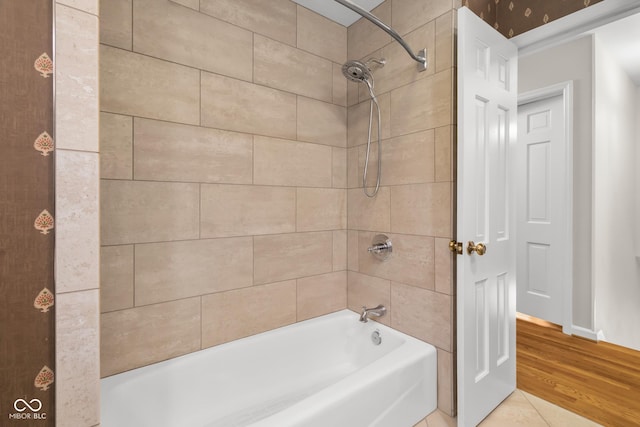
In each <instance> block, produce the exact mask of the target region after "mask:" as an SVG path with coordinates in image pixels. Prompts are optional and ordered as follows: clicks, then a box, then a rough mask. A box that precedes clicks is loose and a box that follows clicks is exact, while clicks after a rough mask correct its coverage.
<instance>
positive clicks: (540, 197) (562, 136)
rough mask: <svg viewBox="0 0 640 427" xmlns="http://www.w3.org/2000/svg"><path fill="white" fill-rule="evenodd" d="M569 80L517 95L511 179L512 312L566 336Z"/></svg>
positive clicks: (568, 327)
mask: <svg viewBox="0 0 640 427" xmlns="http://www.w3.org/2000/svg"><path fill="white" fill-rule="evenodd" d="M572 89H573V83H572V82H571V81H569V82H566V83H562V84H559V85H554V86H550V87H546V88H542V89H540V90H536V91H532V92H528V93H525V94H522V95H521V96H520V97H519V101H518V142H517V145H516V155H515V175H516V186H517V191H516V200H515V202H516V206H517V207H516V235H517V239H516V253H517V255H516V259H517V261H516V269H517V270H516V277H517V279H516V282H517V298H516V301H517V311H518V312H520V313H524V314H527V315H529V316H533V317H537V318H540V319H544V320H546V321H549V322H552V323H555V324H558V325H562V326H563V330H564V332H565V333H571V325H572V319H571V288H572V285H571V284H572V269H571V265H572V252H573V251H572V245H571V244H566V242H571V241H572V212H573V208H572V202H571V201H572V191H571V188H572V183H573V168H572V160H571V159H572V151H573V149H572V148H573V138H572V132H571V129H572V117H573V111H572V99H573V97H572V96H573V95H572V94H573V90H572Z"/></svg>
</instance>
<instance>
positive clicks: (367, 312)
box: [360, 304, 387, 323]
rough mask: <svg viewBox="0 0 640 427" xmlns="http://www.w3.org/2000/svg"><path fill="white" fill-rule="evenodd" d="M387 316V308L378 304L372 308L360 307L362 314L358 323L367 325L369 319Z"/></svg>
mask: <svg viewBox="0 0 640 427" xmlns="http://www.w3.org/2000/svg"><path fill="white" fill-rule="evenodd" d="M385 314H387V308H386V307H385V306H384V305H382V304H380V305H378V306H377V307H374V308H367V307H364V306H363V307H362V313H361V314H360V321H361V322H362V323H367V322H368V321H369V317H370V316H373V317H382V316H384V315H385Z"/></svg>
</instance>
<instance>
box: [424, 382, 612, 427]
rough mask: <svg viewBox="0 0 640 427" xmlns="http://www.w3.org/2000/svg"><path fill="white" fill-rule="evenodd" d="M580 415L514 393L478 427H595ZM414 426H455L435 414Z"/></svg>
mask: <svg viewBox="0 0 640 427" xmlns="http://www.w3.org/2000/svg"><path fill="white" fill-rule="evenodd" d="M599 425H600V424H597V423H595V422H593V421H590V420H588V419H586V418H584V417H581V416H580V415H576V414H574V413H573V412H570V411H567V410H566V409H563V408H561V407H559V406H556V405H554V404H552V403H549V402H547V401H546V400H542V399H540V398H538V397H536V396H533V395H531V394H529V393H527V392H525V391H522V390H516V391H515V392H513V394H511V396H509V397H508V398H507V399H506V400H505V401H504V402H502V404H501V405H500V406H498V407H497V408H496V409H495V410H494V411H493V412H492V413H491V414H489V416H488V417H487V418H486V419H485V420H484V421H483V422H482V423H481V424H480V427H567V426H571V427H597V426H599ZM414 427H456V422H455V420H454V419H453V418H450V417H448V416H446V415H444V414H443V413H442V412H440V411H436V412H434V413H432V414H431V415H429V416H428V417H427V418H426V420H423V421H421V422H419V423H418V424H416V425H415V426H414Z"/></svg>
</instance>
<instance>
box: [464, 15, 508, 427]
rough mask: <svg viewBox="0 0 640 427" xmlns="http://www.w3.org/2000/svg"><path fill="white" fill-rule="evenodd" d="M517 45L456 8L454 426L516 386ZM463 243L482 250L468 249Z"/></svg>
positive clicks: (478, 415) (474, 420)
mask: <svg viewBox="0 0 640 427" xmlns="http://www.w3.org/2000/svg"><path fill="white" fill-rule="evenodd" d="M517 55H518V52H517V48H516V47H515V45H514V44H512V43H511V42H510V41H508V40H507V39H506V38H505V37H503V36H502V35H501V34H499V33H498V32H497V31H495V30H494V29H493V28H492V27H490V26H489V25H488V24H486V23H485V22H484V21H482V20H481V19H480V18H478V17H477V16H475V15H474V14H473V13H472V12H471V11H470V10H469V9H467V8H461V9H459V10H458V181H457V185H458V188H457V193H458V195H457V215H458V220H457V236H458V240H460V241H461V242H462V243H463V253H462V254H461V255H458V263H457V343H458V348H457V356H458V357H457V359H458V360H457V368H458V372H457V373H458V425H459V426H463V427H468V426H475V425H477V424H478V423H479V422H480V421H481V420H482V419H483V418H484V417H486V416H487V415H488V414H489V413H490V412H491V411H492V410H493V409H494V408H495V407H497V406H498V405H499V404H500V402H502V401H503V400H504V399H505V398H506V397H507V396H509V394H511V392H513V390H515V385H516V364H515V356H516V355H515V314H516V286H515V281H516V275H515V273H516V270H515V228H514V225H515V223H514V218H515V197H514V188H515V186H514V185H513V179H512V177H513V167H512V166H513V163H512V161H513V159H514V157H513V156H514V149H515V144H516V138H517V130H516V127H517ZM468 241H474V242H475V243H479V242H482V243H485V244H486V248H487V250H486V254H485V255H483V256H479V255H478V254H477V253H472V254H470V255H469V254H467V251H466V246H467V242H468Z"/></svg>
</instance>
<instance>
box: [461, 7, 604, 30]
mask: <svg viewBox="0 0 640 427" xmlns="http://www.w3.org/2000/svg"><path fill="white" fill-rule="evenodd" d="M601 1H602V0H553V1H548V0H464V1H463V3H462V4H463V5H464V6H467V7H468V8H469V9H471V10H472V11H473V13H475V14H476V15H478V16H479V17H480V18H482V19H484V20H485V21H486V22H487V23H488V24H489V25H491V26H493V27H494V28H495V29H497V30H498V31H500V32H501V33H502V34H503V35H505V36H506V37H515V36H517V35H519V34H522V33H524V32H527V31H529V30H532V29H534V28H537V27H540V26H542V25H545V24H547V23H549V22H552V21H555V20H556V19H559V18H562V17H563V16H566V15H569V14H571V13H574V12H577V11H578V10H580V9H584V8H585V7H589V6H593V5H594V4H597V3H600V2H601Z"/></svg>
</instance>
